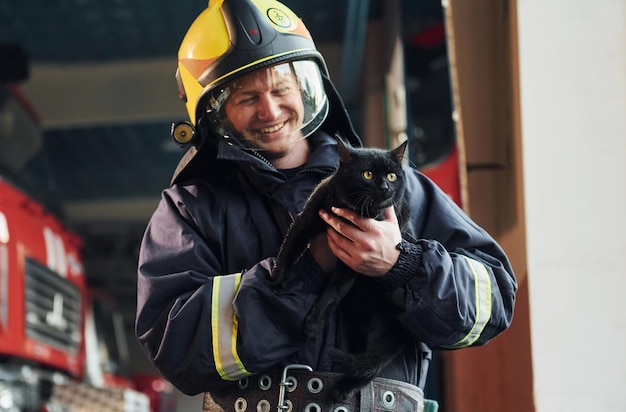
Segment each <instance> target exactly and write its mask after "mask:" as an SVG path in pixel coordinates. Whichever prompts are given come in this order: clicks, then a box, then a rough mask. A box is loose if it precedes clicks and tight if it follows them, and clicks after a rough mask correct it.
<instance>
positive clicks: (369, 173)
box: [363, 170, 374, 180]
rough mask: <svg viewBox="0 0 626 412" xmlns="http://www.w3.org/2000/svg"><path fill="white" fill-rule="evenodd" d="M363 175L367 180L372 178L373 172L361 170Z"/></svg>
mask: <svg viewBox="0 0 626 412" xmlns="http://www.w3.org/2000/svg"><path fill="white" fill-rule="evenodd" d="M363 177H364V178H366V179H367V180H372V179H373V178H374V173H372V171H371V170H365V171H364V172H363Z"/></svg>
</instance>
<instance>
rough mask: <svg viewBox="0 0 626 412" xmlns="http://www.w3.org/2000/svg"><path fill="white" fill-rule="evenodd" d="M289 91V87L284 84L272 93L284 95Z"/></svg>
mask: <svg viewBox="0 0 626 412" xmlns="http://www.w3.org/2000/svg"><path fill="white" fill-rule="evenodd" d="M290 91H291V88H290V87H287V86H285V87H280V88H277V89H274V92H273V93H274V95H276V96H284V95H286V94H288V93H289V92H290Z"/></svg>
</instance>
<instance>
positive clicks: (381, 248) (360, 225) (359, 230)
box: [319, 206, 402, 277]
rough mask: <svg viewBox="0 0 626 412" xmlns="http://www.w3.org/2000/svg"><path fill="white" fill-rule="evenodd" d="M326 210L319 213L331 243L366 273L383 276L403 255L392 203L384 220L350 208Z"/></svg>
mask: <svg viewBox="0 0 626 412" xmlns="http://www.w3.org/2000/svg"><path fill="white" fill-rule="evenodd" d="M332 212H333V213H328V212H326V211H324V210H321V211H320V212H319V214H320V217H321V218H322V219H323V220H324V221H325V222H326V223H327V224H328V226H329V227H328V230H327V232H326V234H327V241H328V247H329V248H330V250H331V251H332V252H333V254H334V255H335V256H337V258H338V259H340V260H341V261H343V262H344V263H345V264H346V265H348V266H349V267H350V268H352V269H353V270H355V271H356V272H359V273H361V274H363V275H366V276H372V277H377V276H383V275H384V274H386V273H387V272H388V271H389V269H391V268H392V267H393V265H395V263H396V262H397V261H398V257H399V256H400V251H399V250H398V249H396V245H397V244H398V243H400V241H401V240H402V234H401V233H400V227H399V226H398V219H397V218H396V214H395V212H394V210H393V207H392V206H390V207H388V208H387V209H385V214H384V218H383V220H376V219H371V218H366V217H363V216H360V215H359V214H357V213H354V212H352V211H350V210H348V209H339V208H336V207H333V208H332Z"/></svg>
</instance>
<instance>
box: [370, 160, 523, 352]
mask: <svg viewBox="0 0 626 412" xmlns="http://www.w3.org/2000/svg"><path fill="white" fill-rule="evenodd" d="M409 173H410V176H409V182H408V191H407V193H409V197H410V199H409V201H410V202H411V225H412V230H413V231H414V235H415V236H414V238H413V237H412V236H410V237H408V238H405V239H404V240H403V241H402V242H401V244H400V245H399V249H400V258H399V259H398V262H397V263H396V265H395V266H394V267H393V268H392V269H391V270H390V272H389V273H388V274H387V275H385V276H383V277H382V278H381V279H380V282H382V283H383V287H384V288H385V290H387V292H386V293H387V294H388V297H389V299H390V300H391V302H392V304H394V305H395V306H396V307H397V308H398V309H399V313H401V319H400V320H401V321H402V322H403V323H404V324H405V325H406V326H407V328H408V329H409V330H410V331H411V332H412V333H413V334H414V336H416V338H418V339H419V340H421V341H423V342H424V343H426V344H427V345H428V346H430V347H431V348H439V349H457V348H463V347H468V346H476V345H482V344H485V343H486V342H488V341H489V340H491V339H492V338H494V337H495V336H497V335H498V334H500V333H501V332H502V331H504V330H505V329H506V328H508V326H509V325H510V323H511V321H512V317H513V308H514V304H515V293H516V291H517V281H516V279H515V276H514V274H513V270H512V268H511V265H510V263H509V261H508V258H507V257H506V255H505V253H504V252H503V250H502V249H501V248H500V246H499V245H498V244H497V243H496V242H495V240H494V239H493V238H492V237H491V236H489V235H488V234H487V233H486V232H485V231H484V230H483V229H482V228H480V227H479V226H477V225H476V224H475V223H474V222H473V221H472V220H471V219H470V218H469V217H468V216H467V215H466V214H465V213H464V212H463V211H462V210H461V209H460V208H459V207H457V206H456V204H455V203H454V202H452V200H450V198H449V197H448V196H447V195H446V194H444V193H443V192H442V191H441V190H439V188H437V187H436V186H435V185H434V184H433V183H432V182H431V181H430V180H429V179H428V178H427V177H425V176H424V175H422V174H420V173H419V172H417V171H412V172H409Z"/></svg>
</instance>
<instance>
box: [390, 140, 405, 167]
mask: <svg viewBox="0 0 626 412" xmlns="http://www.w3.org/2000/svg"><path fill="white" fill-rule="evenodd" d="M408 143H409V141H408V140H405V141H404V142H402V144H400V146H398V147H396V148H395V149H393V150H392V151H391V153H392V154H393V155H394V156H396V158H397V159H398V162H402V159H403V158H404V152H405V151H406V147H407V145H408Z"/></svg>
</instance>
